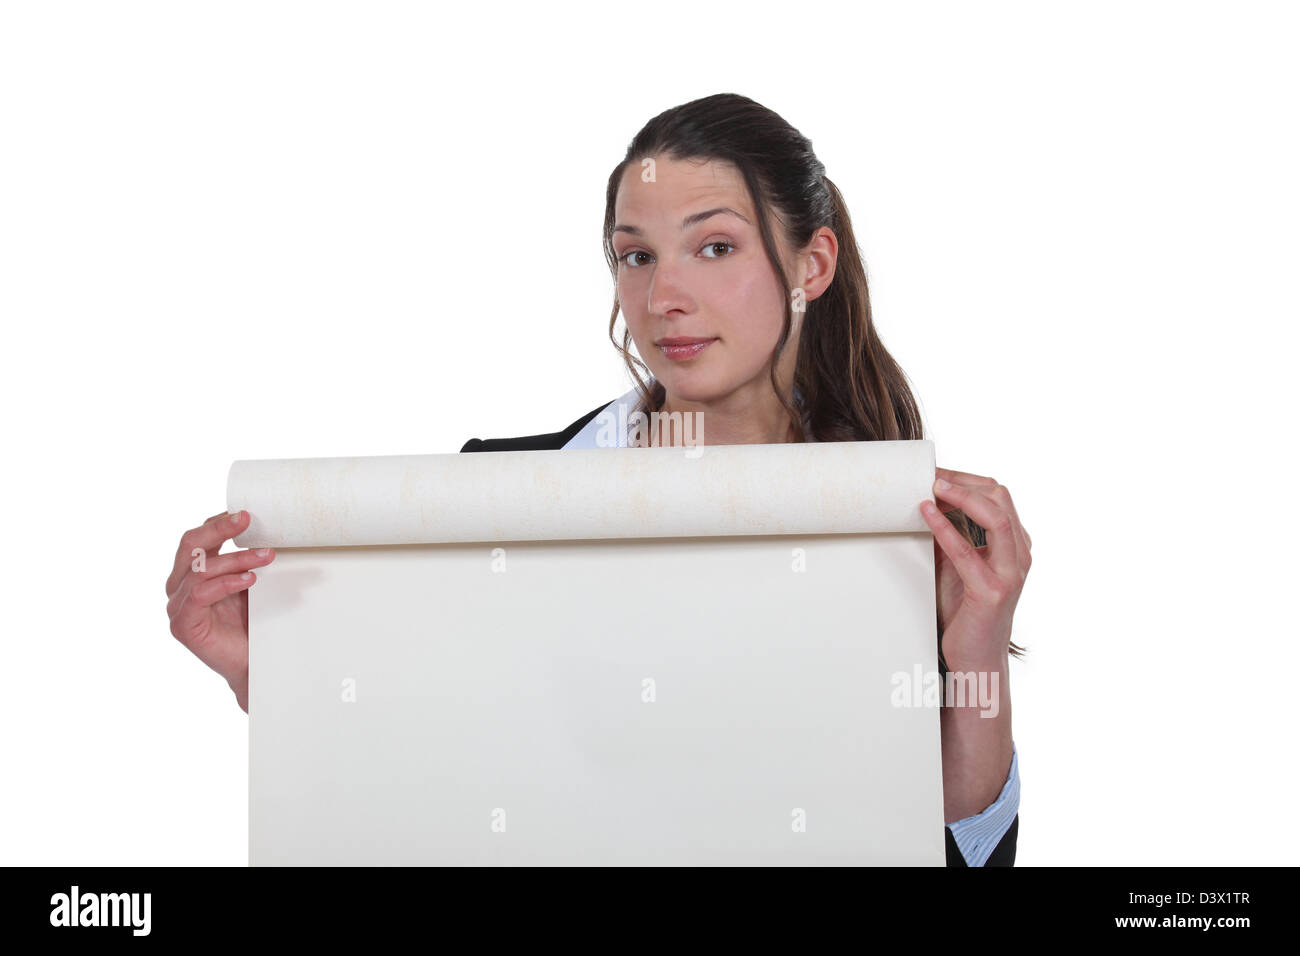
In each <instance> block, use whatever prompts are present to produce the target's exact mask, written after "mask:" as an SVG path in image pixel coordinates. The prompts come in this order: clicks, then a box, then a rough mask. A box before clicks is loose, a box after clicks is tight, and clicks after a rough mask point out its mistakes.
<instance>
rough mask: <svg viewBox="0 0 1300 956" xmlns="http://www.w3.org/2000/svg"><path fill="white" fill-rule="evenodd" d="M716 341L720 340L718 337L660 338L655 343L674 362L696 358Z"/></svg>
mask: <svg viewBox="0 0 1300 956" xmlns="http://www.w3.org/2000/svg"><path fill="white" fill-rule="evenodd" d="M716 341H718V340H717V339H716V338H714V339H690V338H680V339H677V338H674V339H660V340H659V341H658V342H656V343H655V344H656V345H658V346H659V351H661V352H663V353H664V355H665V356H667V357H668V358H670V359H672V360H673V361H674V362H685V361H686V360H688V359H693V358H695V356H697V355H699V354H700V353H701V352H703V351H704V350H705V349H707V348H708V347H709V346H710V345H712V344H713V343H714V342H716Z"/></svg>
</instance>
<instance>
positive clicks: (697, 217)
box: [613, 206, 749, 236]
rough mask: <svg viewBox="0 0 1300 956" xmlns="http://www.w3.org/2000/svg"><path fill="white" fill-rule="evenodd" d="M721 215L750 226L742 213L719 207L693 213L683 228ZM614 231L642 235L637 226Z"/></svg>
mask: <svg viewBox="0 0 1300 956" xmlns="http://www.w3.org/2000/svg"><path fill="white" fill-rule="evenodd" d="M720 213H729V214H731V215H733V216H735V217H736V218H737V219H739V220H740V221H741V222H743V223H745V224H746V225H749V220H748V219H746V218H745V217H744V216H742V215H741V214H740V213H738V212H736V210H734V209H730V208H728V207H727V206H719V207H718V208H717V209H706V210H704V212H696V213H692V214H691V215H689V216H687V217H686V218H685V219H683V220H682V228H683V229H686V228H689V227H690V226H693V225H695V224H696V223H697V222H703V221H704V220H705V219H708V218H709V217H710V216H717V215H719V214H720ZM613 231H614V232H626V233H630V234H631V235H633V236H639V235H641V230H640V229H638V228H637V227H636V226H615V227H614V230H613Z"/></svg>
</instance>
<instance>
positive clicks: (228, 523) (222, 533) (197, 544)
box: [167, 511, 248, 597]
mask: <svg viewBox="0 0 1300 956" xmlns="http://www.w3.org/2000/svg"><path fill="white" fill-rule="evenodd" d="M247 523H248V512H247V511H240V512H239V513H238V514H236V515H229V514H226V513H225V512H222V513H221V514H216V515H213V516H212V517H211V518H209V519H208V520H207V521H205V522H203V524H201V525H199V526H198V527H197V528H191V529H190V530H189V531H186V532H185V533H184V534H183V535H181V543H180V545H179V546H178V547H177V548H176V560H175V562H173V565H172V573H171V575H170V576H169V577H168V578H167V596H168V597H171V596H172V595H173V594H175V593H176V589H177V588H179V587H180V586H181V581H182V580H184V578H185V575H187V574H188V573H189V572H190V565H191V563H192V562H193V561H194V549H195V548H202V549H203V550H204V551H205V552H207V553H208V554H212V555H215V554H216V553H217V552H218V551H220V550H221V546H222V545H223V544H225V543H226V541H228V540H229V539H231V538H233V537H235V536H236V535H238V534H239V533H240V532H241V531H243V530H244V526H245V525H246V524H247Z"/></svg>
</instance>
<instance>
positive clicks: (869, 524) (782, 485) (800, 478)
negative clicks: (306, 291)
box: [226, 441, 935, 548]
mask: <svg viewBox="0 0 1300 956" xmlns="http://www.w3.org/2000/svg"><path fill="white" fill-rule="evenodd" d="M934 475H935V467H934V443H933V442H930V441H875V442H824V443H807V444H779V445H776V444H773V445H710V446H700V447H696V448H682V447H657V448H630V449H622V450H620V451H619V452H618V453H616V454H611V453H610V450H608V449H588V450H570V451H564V450H554V451H550V450H548V451H509V452H479V453H474V454H452V455H389V456H381V457H367V458H296V459H266V460H250V461H236V462H235V463H234V464H233V465H232V466H231V468H230V474H229V478H228V481H227V491H226V497H227V505H228V508H229V510H230V511H232V512H234V511H236V510H239V509H247V510H248V511H249V513H250V514H251V516H252V520H251V521H250V523H249V527H248V530H246V531H245V532H244V533H243V534H242V535H240V536H239V537H238V538H236V539H235V544H236V545H238V546H239V547H241V548H249V547H280V548H315V547H350V546H359V545H403V544H443V543H458V542H482V541H549V540H572V539H592V538H646V537H713V536H733V535H771V534H847V533H888V532H926V531H928V530H929V528H928V526H927V525H926V524H925V521H924V519H923V518H922V516H921V513H920V509H919V505H920V503H921V502H922V501H923V500H926V499H929V500H933V495H932V491H931V486H932V485H933V482H934Z"/></svg>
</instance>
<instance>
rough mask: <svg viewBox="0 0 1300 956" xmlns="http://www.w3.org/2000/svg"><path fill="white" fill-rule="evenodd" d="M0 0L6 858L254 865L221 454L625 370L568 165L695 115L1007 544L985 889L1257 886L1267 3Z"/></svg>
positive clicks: (1287, 777)
mask: <svg viewBox="0 0 1300 956" xmlns="http://www.w3.org/2000/svg"><path fill="white" fill-rule="evenodd" d="M0 10H2V11H3V12H0V138H2V148H0V316H2V317H3V343H4V347H3V363H4V372H3V377H2V379H0V389H2V390H3V395H2V396H0V398H3V407H4V410H5V427H4V451H5V460H6V467H5V468H4V470H3V478H2V479H0V480H3V483H4V487H3V491H4V496H3V500H4V502H5V505H6V511H7V519H8V520H7V521H6V522H5V528H4V531H5V534H4V538H5V542H4V547H3V551H2V553H3V562H4V568H3V580H4V584H5V594H6V600H5V602H4V645H3V649H4V658H3V659H4V663H5V665H6V668H5V680H4V683H5V692H4V693H3V694H0V728H3V729H2V730H0V734H2V735H3V736H2V737H0V760H2V763H0V766H3V775H4V778H5V785H4V786H3V788H0V821H3V822H2V823H0V826H2V827H3V831H2V832H0V855H2V859H0V862H4V863H35V864H51V865H92V864H93V865H99V864H105V865H111V864H231V865H242V864H243V863H245V862H246V860H247V842H246V841H247V803H246V800H247V791H246V787H247V764H246V760H247V749H246V747H247V739H246V738H247V718H246V716H245V715H244V713H243V712H242V711H241V710H240V709H239V708H238V707H237V705H236V704H235V701H234V698H233V696H232V695H231V693H230V691H229V690H228V688H227V687H226V684H225V682H224V681H223V680H222V679H221V678H219V677H218V676H217V675H216V674H214V673H213V672H211V671H209V670H208V669H207V668H205V667H204V666H203V665H202V664H201V663H200V662H199V661H198V660H197V659H196V658H193V657H192V656H191V655H190V654H189V653H188V652H187V651H186V650H185V649H184V648H183V647H181V646H180V644H179V643H178V642H177V641H176V640H175V639H174V638H172V636H171V635H170V633H169V632H168V625H167V617H166V613H165V602H166V598H165V595H164V593H163V584H164V581H165V579H166V577H167V574H168V572H169V570H170V567H171V564H172V560H173V556H174V553H175V550H176V546H177V542H178V540H179V537H180V535H181V533H182V532H183V531H184V530H185V529H186V528H188V527H191V526H192V525H194V524H197V523H198V522H200V521H201V520H202V519H204V518H205V517H207V516H209V515H211V514H214V513H216V512H218V511H221V510H223V509H224V507H225V497H224V495H225V487H224V485H225V477H226V470H227V468H228V466H229V464H230V462H231V461H232V460H234V459H238V458H263V457H271V458H280V457H298V456H332V455H377V454H403V453H435V452H454V451H457V450H459V448H460V446H461V444H462V443H463V442H464V441H465V440H466V439H467V438H469V437H472V436H475V437H501V436H510V435H523V434H532V433H536V432H543V431H553V430H556V429H559V428H562V427H564V426H565V425H567V424H568V423H569V422H571V421H573V420H574V419H575V418H577V417H578V416H579V415H582V414H583V413H585V412H587V411H590V410H591V409H592V408H595V407H596V406H597V405H598V404H601V403H603V402H606V401H610V400H612V399H613V398H614V397H616V396H617V395H619V394H621V393H622V392H623V391H625V390H626V389H627V388H629V387H630V382H629V381H628V380H627V379H626V378H625V374H624V372H623V370H622V365H621V362H620V361H619V360H618V357H617V354H616V353H615V351H614V348H613V346H612V345H611V344H610V343H609V341H608V338H607V336H606V328H607V324H608V314H609V308H610V305H611V302H612V296H613V290H612V285H611V280H610V277H609V274H608V272H607V270H606V267H605V264H604V260H603V258H602V255H601V250H600V228H601V217H602V213H603V208H604V206H603V203H604V186H605V181H606V177H607V176H608V174H609V171H610V170H611V169H612V167H613V166H614V164H615V163H617V162H618V161H619V159H620V158H621V157H622V154H623V151H624V149H625V148H626V146H627V143H628V141H629V140H630V139H631V138H632V136H633V135H634V134H635V133H636V131H637V130H638V129H639V128H640V127H641V126H642V125H643V124H644V123H645V122H646V121H647V120H648V119H649V118H650V117H652V116H654V115H655V114H656V113H658V112H660V111H662V110H664V109H667V108H669V107H671V106H675V105H677V104H680V103H682V102H685V101H687V100H691V99H695V98H697V97H700V96H705V95H708V94H711V93H716V92H738V93H743V94H745V95H747V96H750V97H753V98H754V99H756V100H758V101H759V102H761V103H763V104H764V105H766V106H768V107H770V108H772V109H774V110H775V111H776V112H778V113H780V114H781V115H782V116H784V117H785V118H786V119H787V120H789V121H790V122H791V123H792V124H793V125H794V126H796V127H797V128H798V129H800V130H801V131H802V132H803V133H804V134H805V135H807V136H809V137H810V138H811V139H812V141H813V144H814V146H815V148H816V150H817V152H818V155H819V156H820V157H821V159H822V160H823V161H824V162H825V164H826V166H827V170H828V174H829V175H830V176H831V178H832V179H834V180H835V182H836V183H837V184H838V185H839V186H840V188H841V189H842V190H843V192H844V195H845V196H846V199H847V201H848V203H849V206H850V210H851V212H852V214H853V217H854V222H855V225H856V228H857V234H858V238H859V241H860V242H861V244H862V246H863V249H864V253H865V257H866V261H867V266H868V270H869V277H870V280H871V288H872V294H873V303H874V308H875V316H876V320H877V323H878V326H879V329H880V332H881V335H882V336H883V338H884V341H885V344H886V346H887V347H888V348H889V350H890V351H891V352H892V354H893V355H894V356H895V357H896V358H897V359H898V360H899V362H900V363H901V364H902V366H903V368H904V369H905V370H906V371H907V372H908V374H909V376H910V377H911V379H912V381H913V384H914V387H915V391H916V394H917V396H918V398H919V399H920V401H921V402H922V404H923V407H924V411H925V414H926V420H927V425H928V428H929V429H930V437H933V438H934V439H935V441H936V443H937V448H938V455H939V461H940V464H942V465H944V466H946V467H950V468H956V469H961V470H965V471H972V472H976V473H979V474H984V475H991V476H993V477H995V478H997V479H998V480H999V481H1001V482H1003V483H1004V484H1006V485H1007V486H1008V487H1009V488H1010V489H1011V492H1012V494H1013V496H1014V498H1015V501H1016V504H1017V508H1018V510H1019V513H1020V516H1021V518H1022V520H1023V522H1024V524H1025V526H1026V527H1027V528H1028V529H1029V531H1030V533H1031V534H1032V535H1033V539H1034V544H1035V549H1034V560H1035V563H1034V568H1033V570H1032V572H1031V573H1030V577H1029V582H1028V584H1027V585H1026V588H1025V591H1024V594H1023V597H1022V599H1021V603H1020V606H1019V610H1018V612H1017V616H1016V631H1015V639H1016V640H1017V641H1018V642H1019V643H1021V644H1024V645H1027V646H1028V647H1029V648H1030V654H1029V657H1028V659H1027V660H1026V661H1024V662H1019V663H1015V664H1013V679H1012V690H1013V699H1014V713H1015V722H1014V725H1015V739H1016V743H1017V747H1018V749H1019V752H1020V762H1021V763H1020V766H1021V774H1022V786H1023V792H1022V804H1021V830H1020V839H1019V844H1018V858H1017V863H1018V864H1020V865H1028V864H1110V863H1115V864H1148V863H1151V864H1155V863H1173V864H1198V863H1210V864H1250V863H1293V862H1294V861H1295V859H1296V851H1297V838H1296V836H1295V832H1296V831H1295V828H1294V827H1293V826H1292V825H1291V822H1292V817H1293V811H1294V794H1295V792H1296V782H1297V774H1296V770H1295V765H1294V762H1293V754H1294V749H1295V745H1294V738H1293V730H1294V727H1295V716H1294V714H1295V709H1294V705H1293V704H1292V702H1291V699H1292V696H1293V694H1294V685H1295V681H1294V679H1293V677H1292V675H1291V674H1290V671H1289V669H1288V665H1289V664H1290V663H1291V661H1292V659H1293V655H1292V654H1291V651H1292V648H1293V646H1294V642H1295V640H1296V637H1297V633H1296V625H1295V616H1294V610H1293V607H1292V604H1291V601H1292V597H1293V594H1294V581H1295V578H1296V573H1295V572H1296V561H1295V555H1296V541H1295V534H1296V532H1295V529H1294V521H1293V515H1294V513H1295V512H1294V509H1293V508H1292V501H1291V498H1292V491H1291V488H1290V482H1291V481H1292V480H1293V479H1294V474H1295V473H1294V471H1293V469H1292V467H1291V466H1292V463H1293V461H1294V457H1295V456H1294V452H1293V441H1294V426H1293V423H1292V413H1293V411H1294V409H1295V391H1294V387H1293V385H1292V382H1293V375H1294V371H1293V367H1294V365H1295V355H1296V344H1297V335H1296V331H1295V327H1296V322H1297V320H1298V319H1300V308H1297V305H1298V302H1300V296H1298V295H1297V291H1296V264H1297V262H1298V261H1300V240H1298V238H1297V236H1298V233H1297V222H1298V221H1300V202H1298V195H1297V194H1298V192H1300V190H1298V188H1297V177H1296V170H1297V169H1300V148H1298V144H1297V124H1296V102H1295V95H1294V93H1295V90H1296V89H1297V88H1298V87H1300V69H1298V68H1297V66H1296V57H1295V55H1294V52H1295V49H1296V47H1297V45H1298V43H1300V36H1298V35H1297V33H1298V31H1297V29H1296V22H1295V14H1294V13H1293V12H1292V10H1291V9H1290V8H1288V7H1287V6H1286V5H1283V4H1276V5H1274V4H1263V3H1233V4H1229V3H1218V4H1197V3H1168V4H1155V3H1133V2H1128V3H1122V4H1119V3H1107V4H1099V3H1096V2H1092V3H1087V4H1083V3H1078V4H1043V3H1032V4H1031V3H1021V4H1007V3H996V4H992V3H981V4H956V3H954V4H906V5H903V4H895V5H889V6H887V7H873V6H870V5H867V4H863V3H851V4H850V3H845V4H836V3H821V4H808V5H793V6H792V5H790V4H784V3H783V4H759V3H747V4H743V5H742V4H722V5H713V4H700V3H684V4H677V3H667V2H656V3H653V4H601V5H599V6H597V5H593V6H592V7H591V8H590V9H582V10H580V11H569V10H563V9H558V8H550V7H548V6H546V5H541V6H535V7H532V8H527V7H524V6H522V5H521V6H520V7H519V8H517V9H516V8H505V7H501V6H498V5H496V4H487V3H479V4H471V5H467V7H462V5H455V4H451V5H447V4H434V3H421V4H398V3H374V2H366V3H359V2H358V3H321V2H313V3H309V4H308V3H302V4H290V3H270V2H258V3H232V2H229V0H227V2H222V3H211V4H195V3H161V2H160V3H113V4H98V3H57V2H45V3H39V4H38V3H12V4H6V5H5V6H4V7H3V8H0ZM466 10H468V12H465V11H466ZM620 329H621V322H620ZM339 383H343V384H342V385H341V386H340V384H339Z"/></svg>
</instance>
